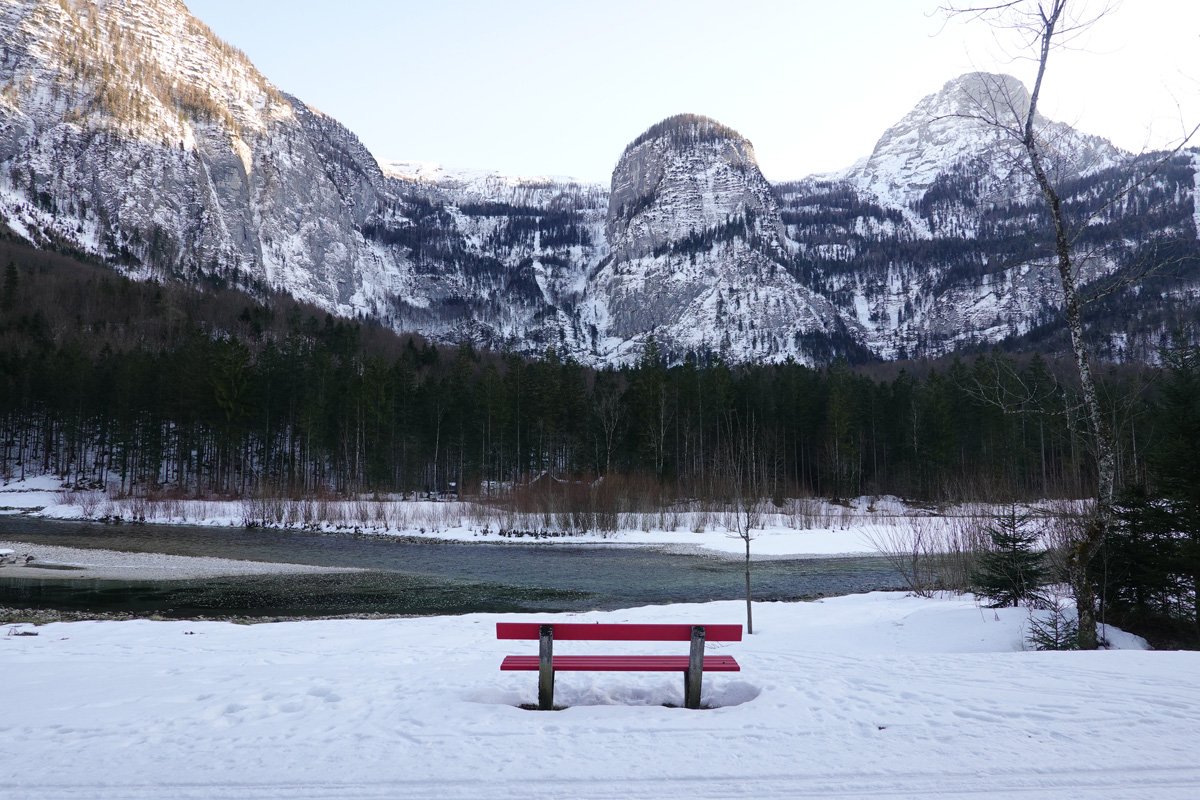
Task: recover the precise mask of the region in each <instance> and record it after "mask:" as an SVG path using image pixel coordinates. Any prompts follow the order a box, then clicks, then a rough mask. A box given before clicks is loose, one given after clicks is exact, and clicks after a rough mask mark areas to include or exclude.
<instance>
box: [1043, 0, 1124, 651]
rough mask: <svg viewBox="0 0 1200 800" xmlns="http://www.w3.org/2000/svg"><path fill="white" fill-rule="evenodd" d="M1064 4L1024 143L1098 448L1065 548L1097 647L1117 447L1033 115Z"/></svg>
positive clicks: (1089, 637) (1050, 28)
mask: <svg viewBox="0 0 1200 800" xmlns="http://www.w3.org/2000/svg"><path fill="white" fill-rule="evenodd" d="M1064 7H1065V2H1064V0H1059V2H1055V3H1054V6H1053V8H1052V10H1051V13H1050V15H1049V16H1044V17H1043V21H1044V25H1043V28H1042V36H1041V50H1040V54H1039V60H1038V73H1037V80H1036V81H1035V82H1034V85H1033V92H1032V93H1031V94H1030V97H1029V113H1028V115H1027V116H1026V118H1025V131H1024V137H1023V139H1022V141H1021V145H1022V146H1023V147H1024V149H1025V152H1026V154H1027V155H1028V156H1029V162H1030V166H1031V167H1032V170H1033V176H1034V178H1035V179H1036V180H1037V184H1038V188H1039V189H1041V192H1042V197H1043V199H1044V200H1045V201H1046V207H1047V209H1048V210H1049V212H1050V218H1051V220H1052V221H1053V223H1054V249H1055V254H1056V256H1057V267H1058V277H1059V282H1060V283H1061V284H1062V292H1063V311H1064V312H1065V314H1066V317H1067V328H1068V330H1069V331H1070V334H1071V353H1072V355H1073V356H1074V359H1075V368H1076V370H1077V371H1078V373H1079V385H1080V390H1081V391H1082V392H1083V403H1084V407H1085V409H1086V411H1087V416H1088V422H1089V424H1090V426H1091V430H1092V438H1093V439H1094V443H1095V448H1096V478H1097V484H1098V485H1097V491H1096V501H1095V506H1094V507H1093V510H1092V519H1091V520H1090V521H1089V523H1088V524H1087V526H1086V527H1085V528H1084V529H1083V533H1082V535H1080V536H1079V537H1078V538H1077V539H1076V540H1075V541H1073V542H1071V544H1070V546H1069V550H1068V552H1067V577H1068V580H1069V582H1070V584H1071V591H1072V593H1073V594H1074V595H1075V606H1076V609H1077V612H1078V617H1079V646H1080V648H1081V649H1084V650H1094V649H1095V648H1096V645H1097V641H1096V609H1095V603H1096V599H1095V594H1094V592H1093V590H1092V585H1091V582H1090V580H1089V579H1088V566H1089V565H1090V564H1091V562H1092V559H1093V558H1095V556H1096V553H1097V552H1099V550H1100V547H1101V545H1102V544H1103V543H1104V537H1105V536H1106V535H1107V533H1108V530H1109V527H1110V526H1111V524H1112V517H1113V508H1112V504H1113V492H1114V489H1115V485H1116V456H1115V453H1116V447H1115V446H1114V443H1113V438H1112V431H1111V430H1110V428H1109V426H1108V421H1107V420H1106V419H1105V418H1104V414H1103V412H1102V411H1101V408H1100V398H1099V395H1098V393H1097V392H1096V382H1095V380H1094V379H1093V378H1092V366H1091V354H1090V352H1089V350H1088V345H1087V341H1086V340H1085V339H1084V336H1083V318H1082V309H1081V308H1080V302H1079V293H1078V289H1077V286H1076V279H1077V275H1076V274H1075V265H1074V264H1073V263H1072V258H1071V244H1070V240H1069V238H1068V236H1067V229H1066V222H1065V219H1064V217H1063V210H1062V200H1061V199H1060V198H1059V196H1058V192H1057V191H1055V189H1054V186H1053V184H1052V183H1051V182H1050V178H1049V176H1048V175H1047V174H1046V169H1045V166H1044V164H1043V159H1042V153H1041V150H1040V148H1039V146H1038V143H1037V140H1036V138H1035V135H1034V119H1035V117H1036V115H1037V104H1038V96H1039V94H1040V93H1041V89H1042V78H1043V77H1044V76H1045V73H1046V62H1047V60H1048V59H1049V56H1050V49H1051V45H1052V44H1053V40H1054V35H1055V31H1056V28H1057V25H1058V23H1059V22H1060V20H1061V18H1062V12H1063V9H1064Z"/></svg>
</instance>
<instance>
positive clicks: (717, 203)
mask: <svg viewBox="0 0 1200 800" xmlns="http://www.w3.org/2000/svg"><path fill="white" fill-rule="evenodd" d="M605 233H606V236H607V239H608V246H609V249H610V253H611V257H610V259H609V261H608V262H607V263H606V264H605V265H604V267H603V268H602V269H601V270H600V271H599V272H598V273H597V274H596V275H595V277H594V278H593V280H592V281H591V283H590V284H589V287H588V297H589V299H591V300H592V303H591V304H589V305H586V306H585V309H586V310H587V311H589V312H590V313H591V315H592V320H593V322H594V325H595V327H596V328H597V329H598V330H599V332H600V337H599V340H598V345H599V349H600V350H601V352H602V353H605V354H606V355H609V354H611V355H612V356H617V355H619V354H622V353H627V352H629V351H630V350H631V349H636V348H637V347H640V344H641V341H642V340H643V338H644V337H645V336H647V335H649V334H653V335H654V336H655V337H656V338H657V339H658V340H659V342H660V344H661V345H662V346H663V348H664V349H665V351H666V352H668V353H671V354H673V355H675V356H679V355H681V354H682V353H684V352H697V353H699V352H713V353H722V354H724V355H725V356H726V357H729V358H732V359H735V360H744V359H754V358H766V359H772V360H774V359H782V358H786V357H788V356H793V357H798V358H801V359H802V360H808V359H809V358H810V357H811V355H812V354H811V353H810V352H809V351H810V349H811V348H810V346H809V345H811V343H812V341H813V340H819V341H820V343H821V346H822V347H825V346H826V345H828V344H829V343H830V342H835V346H840V345H846V344H849V343H851V342H852V341H853V337H852V336H851V335H850V334H848V333H847V332H846V331H845V330H844V326H843V324H842V320H841V318H840V317H839V315H838V314H837V313H836V312H835V311H834V309H833V308H832V306H830V304H829V303H828V301H826V300H825V299H824V298H822V297H819V296H818V295H816V294H814V293H813V292H812V291H811V290H810V289H808V288H807V287H805V286H804V285H802V283H801V282H800V281H799V280H798V279H797V276H796V275H794V274H793V273H792V272H791V269H792V258H791V251H790V247H789V243H788V241H787V240H786V239H785V237H784V231H783V223H782V221H781V220H780V217H779V207H778V203H777V201H776V199H775V195H774V193H773V191H772V189H771V187H770V185H769V184H768V183H767V181H766V180H765V179H764V178H763V176H762V173H761V172H760V171H759V169H758V164H757V163H756V162H755V160H754V148H753V146H752V145H751V144H750V142H748V141H747V140H746V139H744V138H743V137H742V136H740V135H739V134H738V133H737V132H736V131H733V130H731V129H729V128H726V127H724V126H722V125H720V124H719V123H717V122H715V121H713V120H710V119H707V118H705V117H696V116H691V115H683V116H677V117H671V118H669V119H666V120H664V121H663V122H660V123H659V124H657V125H655V126H653V127H652V128H650V129H649V130H647V131H646V132H645V133H644V134H643V135H642V136H640V137H638V138H637V139H636V140H634V142H633V143H632V144H631V145H630V146H629V147H628V148H627V149H626V151H625V153H624V155H623V156H622V157H621V160H620V161H619V162H618V164H617V166H616V169H615V170H614V171H613V178H612V190H611V193H610V195H609V206H608V217H607V220H606V223H605Z"/></svg>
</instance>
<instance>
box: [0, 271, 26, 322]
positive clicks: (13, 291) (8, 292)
mask: <svg viewBox="0 0 1200 800" xmlns="http://www.w3.org/2000/svg"><path fill="white" fill-rule="evenodd" d="M20 282H21V275H20V273H19V272H18V271H17V262H15V261H9V262H8V266H7V267H5V268H4V294H3V296H2V297H0V308H3V309H4V310H5V311H11V310H12V309H13V307H14V306H15V305H16V304H17V286H18V285H19V284H20Z"/></svg>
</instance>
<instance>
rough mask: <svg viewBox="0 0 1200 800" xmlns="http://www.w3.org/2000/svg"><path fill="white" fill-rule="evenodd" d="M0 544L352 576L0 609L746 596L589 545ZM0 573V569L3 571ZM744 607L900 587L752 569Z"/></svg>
mask: <svg viewBox="0 0 1200 800" xmlns="http://www.w3.org/2000/svg"><path fill="white" fill-rule="evenodd" d="M0 539H7V540H14V541H21V542H30V543H40V544H47V545H60V546H64V547H80V548H102V549H107V550H120V551H127V552H142V553H166V554H170V555H185V556H217V557H221V558H233V559H242V560H248V561H269V562H286V563H293V564H309V565H316V566H325V567H354V568H358V569H361V570H364V571H362V572H346V573H332V574H331V573H325V574H277V575H255V576H239V577H229V578H205V579H203V580H157V581H129V580H92V579H78V578H72V579H63V578H60V577H55V576H54V575H53V574H52V573H48V574H47V576H46V577H45V578H5V577H0V606H7V607H15V608H43V609H46V608H53V609H61V610H71V611H90V612H98V611H99V612H131V613H135V614H151V613H154V614H160V615H162V616H166V617H196V616H204V617H215V618H219V617H231V616H254V617H274V616H289V617H290V616H297V617H306V616H327V615H338V614H369V613H383V614H460V613H469V612H475V611H491V612H496V611H502V612H503V611H512V612H516V611H583V610H588V609H615V608H628V607H631V606H640V605H648V604H653V603H680V602H706V601H709V600H732V599H739V598H742V597H744V596H745V594H744V592H745V583H744V581H745V578H744V573H743V571H742V563H741V562H740V561H737V560H730V559H727V558H721V557H713V556H705V555H695V554H684V553H679V552H671V551H669V550H663V549H657V548H646V547H628V546H596V545H577V546H576V545H564V544H553V545H544V544H543V545H536V544H528V545H525V544H474V543H470V544H451V543H439V542H426V541H412V540H408V539H399V538H394V537H386V536H361V535H358V536H356V535H350V534H321V533H309V532H302V531H274V530H246V529H242V528H212V527H197V526H185V525H118V526H110V525H101V524H97V523H75V522H52V521H46V520H41V519H33V518H26V517H0ZM2 574H3V573H0V576H2ZM751 574H752V581H753V593H754V597H755V599H756V600H801V599H810V598H814V597H819V596H824V595H839V594H851V593H856V592H865V591H871V590H875V589H898V588H902V584H901V582H900V579H899V576H898V575H897V574H896V573H895V571H894V570H892V569H891V568H890V567H888V565H887V564H886V563H885V562H884V561H883V560H882V559H880V558H875V557H848V558H804V559H772V560H765V561H755V562H754V563H753V565H752V573H751Z"/></svg>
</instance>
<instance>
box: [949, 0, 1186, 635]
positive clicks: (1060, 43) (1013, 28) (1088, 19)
mask: <svg viewBox="0 0 1200 800" xmlns="http://www.w3.org/2000/svg"><path fill="white" fill-rule="evenodd" d="M1112 8H1113V6H1112V4H1111V3H1104V4H1101V5H1097V4H1095V3H1090V4H1089V3H1088V2H1086V0H1011V1H1010V2H998V3H991V4H980V5H967V4H963V5H957V4H953V5H948V6H942V7H941V9H940V10H941V12H942V13H943V14H944V15H945V16H946V18H956V17H957V18H965V19H967V20H968V21H972V22H978V23H982V24H986V25H989V26H991V27H992V28H993V29H994V30H997V31H1003V32H1009V33H1012V34H1015V36H1016V40H1017V42H1018V43H1019V44H1018V47H1019V48H1020V52H1019V53H1017V54H1016V55H1017V56H1018V57H1022V58H1025V59H1028V60H1030V61H1032V62H1033V63H1034V64H1035V65H1036V73H1035V77H1034V80H1033V87H1032V89H1031V90H1030V92H1029V95H1028V97H1027V98H1026V97H1023V96H1022V95H1020V94H1017V93H1014V92H1013V91H1012V89H1011V86H1010V85H1009V84H1008V83H1007V82H1005V81H1003V80H1001V79H1000V78H999V77H998V76H996V79H995V80H988V79H986V78H985V81H984V86H985V88H984V92H983V95H984V96H982V97H979V98H975V100H976V108H977V109H978V113H977V114H971V115H968V116H972V117H973V118H975V119H978V120H980V121H982V122H984V123H986V124H988V125H990V126H993V127H994V128H996V129H998V130H999V131H1001V132H1002V133H1003V134H1004V136H1005V138H1007V139H1008V140H1009V142H1010V144H1011V145H1013V146H1014V148H1015V150H1016V152H1017V153H1018V154H1019V157H1020V160H1021V162H1022V163H1021V166H1022V167H1023V168H1024V171H1025V172H1026V173H1027V174H1028V175H1029V177H1030V178H1032V180H1033V182H1034V184H1036V187H1037V192H1038V194H1039V195H1040V198H1041V201H1042V203H1043V204H1044V206H1045V211H1046V213H1047V215H1048V216H1049V219H1050V222H1051V224H1052V227H1053V232H1054V251H1053V252H1054V263H1053V268H1054V269H1055V270H1056V271H1057V274H1058V279H1059V284H1060V286H1061V289H1062V303H1063V308H1062V311H1063V316H1064V317H1065V320H1066V325H1067V331H1068V333H1069V336H1070V343H1071V355H1072V358H1073V360H1074V364H1075V369H1076V371H1077V373H1078V378H1079V388H1080V394H1081V401H1082V404H1083V411H1084V415H1085V417H1086V419H1087V423H1088V433H1089V436H1090V439H1091V445H1092V451H1093V453H1094V455H1095V459H1096V478H1097V485H1096V496H1095V498H1094V503H1093V505H1092V510H1091V514H1090V517H1089V518H1088V520H1087V524H1086V525H1082V526H1080V527H1079V528H1078V531H1077V533H1076V534H1075V535H1073V536H1072V537H1071V538H1070V541H1069V542H1068V543H1067V553H1066V556H1065V564H1066V571H1067V579H1068V581H1069V583H1070V585H1071V591H1072V594H1073V595H1074V598H1075V604H1076V609H1077V613H1078V620H1079V646H1080V648H1081V649H1095V648H1096V646H1097V639H1096V598H1095V593H1094V591H1093V587H1092V584H1091V581H1090V579H1089V577H1088V565H1089V564H1090V563H1091V562H1092V560H1093V559H1094V558H1095V557H1096V555H1097V553H1098V552H1099V550H1100V548H1101V546H1102V545H1103V543H1104V539H1105V536H1106V535H1107V533H1108V531H1109V530H1110V528H1111V526H1112V523H1113V519H1114V517H1113V499H1114V496H1115V492H1116V488H1117V487H1116V444H1115V441H1114V438H1113V434H1112V431H1111V429H1110V428H1109V425H1108V421H1107V419H1106V417H1105V415H1104V413H1103V409H1102V408H1101V405H1100V396H1099V393H1098V391H1097V388H1096V381H1095V378H1094V376H1093V364H1092V356H1091V350H1090V348H1089V345H1088V342H1087V339H1086V338H1085V336H1084V328H1083V306H1084V300H1083V299H1082V298H1081V295H1080V285H1081V279H1080V266H1081V263H1082V258H1081V257H1080V253H1079V250H1078V248H1077V244H1078V239H1079V234H1080V232H1081V231H1082V230H1083V227H1084V226H1085V225H1086V224H1087V220H1083V221H1079V220H1076V221H1074V224H1072V221H1071V220H1069V219H1068V215H1067V213H1066V212H1065V210H1064V207H1063V198H1062V194H1061V192H1060V182H1061V179H1062V177H1063V175H1064V173H1069V171H1068V170H1059V169H1056V165H1055V163H1054V162H1055V159H1056V156H1057V153H1056V148H1055V146H1054V144H1055V143H1054V142H1053V141H1051V139H1050V138H1049V137H1048V136H1046V135H1045V130H1044V129H1043V127H1042V125H1041V123H1042V121H1043V120H1042V118H1041V117H1040V115H1039V113H1038V102H1039V100H1040V98H1041V96H1042V88H1043V83H1044V81H1045V77H1046V71H1047V67H1048V66H1049V64H1050V59H1051V55H1053V54H1054V53H1055V52H1058V51H1060V50H1062V49H1063V48H1066V47H1069V46H1071V45H1072V43H1074V42H1075V41H1077V40H1078V39H1079V37H1080V36H1081V35H1082V34H1083V33H1085V32H1086V31H1088V30H1089V29H1091V28H1092V27H1093V26H1094V25H1095V23H1096V22H1097V21H1098V20H1100V19H1101V18H1103V17H1104V16H1106V15H1107V14H1108V13H1109V12H1110V11H1111V10H1112ZM1195 132H1196V131H1195V130H1194V129H1193V131H1192V133H1191V134H1189V135H1187V136H1184V137H1183V138H1182V140H1181V141H1180V142H1179V144H1178V146H1177V147H1176V148H1175V149H1174V150H1173V151H1172V152H1171V153H1169V154H1167V156H1166V158H1164V159H1162V160H1160V161H1157V162H1156V164H1157V165H1158V166H1161V165H1162V164H1164V163H1166V160H1167V158H1169V157H1170V156H1173V155H1174V154H1175V153H1177V152H1178V151H1179V149H1181V148H1182V147H1183V146H1184V145H1185V144H1186V143H1187V141H1188V140H1190V139H1191V136H1192V135H1194V134H1195ZM1156 169H1157V166H1151V167H1150V168H1149V169H1147V170H1146V171H1145V172H1143V174H1142V175H1141V176H1140V177H1134V178H1132V179H1131V180H1130V183H1129V184H1128V185H1127V186H1126V187H1125V188H1124V189H1123V190H1121V191H1120V192H1118V193H1117V196H1115V197H1113V198H1111V200H1110V201H1109V203H1110V204H1111V203H1113V202H1116V201H1118V200H1119V199H1120V198H1121V197H1123V196H1124V195H1126V194H1128V193H1129V192H1130V191H1132V190H1134V189H1135V188H1136V187H1137V186H1138V185H1139V184H1141V183H1143V182H1145V181H1146V180H1148V179H1149V177H1150V176H1151V175H1152V174H1153V173H1154V171H1156ZM1114 288H1115V287H1114Z"/></svg>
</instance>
